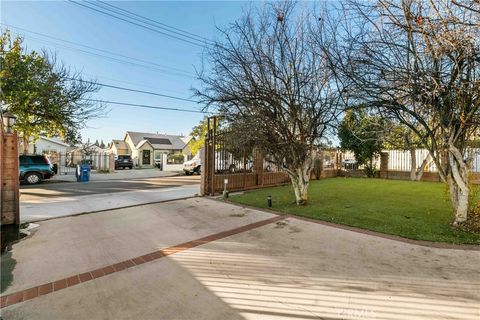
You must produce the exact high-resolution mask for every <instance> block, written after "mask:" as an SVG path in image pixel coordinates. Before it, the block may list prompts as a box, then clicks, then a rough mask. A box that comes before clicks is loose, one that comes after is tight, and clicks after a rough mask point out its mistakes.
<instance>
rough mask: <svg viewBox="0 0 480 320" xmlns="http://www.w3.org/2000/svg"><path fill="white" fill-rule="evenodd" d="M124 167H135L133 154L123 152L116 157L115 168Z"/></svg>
mask: <svg viewBox="0 0 480 320" xmlns="http://www.w3.org/2000/svg"><path fill="white" fill-rule="evenodd" d="M119 168H122V169H125V168H129V169H132V168H133V160H132V156H131V155H129V154H122V155H118V156H116V157H115V170H117V169H119Z"/></svg>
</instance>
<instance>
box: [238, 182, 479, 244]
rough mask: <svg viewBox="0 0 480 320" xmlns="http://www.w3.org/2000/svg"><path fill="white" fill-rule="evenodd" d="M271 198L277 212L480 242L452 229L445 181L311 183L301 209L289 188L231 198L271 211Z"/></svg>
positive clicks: (407, 234)
mask: <svg viewBox="0 0 480 320" xmlns="http://www.w3.org/2000/svg"><path fill="white" fill-rule="evenodd" d="M477 191H478V189H477ZM476 194H477V195H478V194H479V192H476ZM268 195H271V196H272V199H273V207H272V209H274V210H277V211H281V212H285V213H290V214H294V215H299V216H305V217H309V218H315V219H319V220H324V221H329V222H334V223H338V224H344V225H349V226H355V227H360V228H363V229H368V230H373V231H378V232H383V233H387V234H393V235H398V236H401V237H405V238H410V239H417V240H428V241H440V242H449V243H468V244H480V234H478V233H468V232H463V231H460V230H456V229H453V228H452V227H451V226H450V223H451V222H452V219H453V214H452V211H451V209H450V204H449V201H448V200H447V199H448V192H447V189H446V186H445V184H442V183H435V182H410V181H399V180H381V179H360V178H332V179H324V180H320V181H311V183H310V188H309V202H308V204H307V205H306V206H302V207H299V206H296V205H295V203H294V199H295V198H294V195H293V191H292V189H291V187H290V186H283V187H274V188H267V189H260V190H254V191H248V192H245V193H243V194H238V195H231V196H230V200H231V201H233V202H238V203H242V204H247V205H251V206H256V207H261V208H266V207H267V200H266V199H267V196H268ZM476 201H480V199H476Z"/></svg>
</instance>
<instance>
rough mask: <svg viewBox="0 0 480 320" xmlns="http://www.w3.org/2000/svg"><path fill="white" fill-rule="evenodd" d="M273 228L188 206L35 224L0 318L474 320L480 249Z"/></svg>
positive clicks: (288, 224) (12, 255)
mask: <svg viewBox="0 0 480 320" xmlns="http://www.w3.org/2000/svg"><path fill="white" fill-rule="evenodd" d="M280 219H282V217H278V216H275V215H272V214H269V213H266V212H262V211H256V210H250V209H244V208H241V207H237V206H233V205H230V204H224V203H220V202H218V201H214V200H209V199H204V198H192V199H187V200H179V201H172V202H167V203H162V204H154V205H145V206H140V207H135V208H128V209H120V210H112V211H110V212H107V213H102V214H89V215H84V216H78V217H68V218H61V219H55V220H50V221H45V222H42V223H41V225H40V227H39V229H38V231H36V233H35V234H33V235H32V236H31V237H30V238H27V239H25V240H23V241H22V242H20V243H18V244H16V245H14V246H13V250H12V251H11V252H9V253H8V254H7V255H4V256H2V282H3V285H4V286H3V290H4V292H3V294H2V303H3V304H4V305H8V304H10V305H8V306H6V307H4V308H3V309H2V314H3V317H4V318H5V319H219V320H225V319H475V320H478V319H479V317H480V309H479V303H478V302H479V301H480V275H479V273H478V265H480V252H479V251H464V250H454V249H439V248H427V247H422V246H417V245H412V244H407V243H403V242H398V241H393V240H387V239H384V238H378V237H375V236H370V235H365V234H360V233H356V232H352V231H347V230H343V229H337V228H333V227H329V226H324V225H320V224H317V223H312V222H308V221H304V220H298V219H295V218H288V219H287V220H280ZM50 291H53V292H50ZM16 293H17V294H16ZM6 297H7V298H6Z"/></svg>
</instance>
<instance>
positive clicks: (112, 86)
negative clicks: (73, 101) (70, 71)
mask: <svg viewBox="0 0 480 320" xmlns="http://www.w3.org/2000/svg"><path fill="white" fill-rule="evenodd" d="M69 80H74V81H81V82H85V83H90V84H97V85H99V86H102V87H107V88H113V89H119V90H125V91H131V92H139V93H145V94H150V95H154V96H159V97H165V98H170V99H176V100H181V101H188V102H194V103H199V102H198V101H195V100H192V99H186V98H181V97H176V96H170V95H167V94H162V93H156V92H151V91H143V90H136V89H131V88H125V87H120V86H114V85H110V84H105V83H99V82H93V81H87V80H79V79H73V78H69Z"/></svg>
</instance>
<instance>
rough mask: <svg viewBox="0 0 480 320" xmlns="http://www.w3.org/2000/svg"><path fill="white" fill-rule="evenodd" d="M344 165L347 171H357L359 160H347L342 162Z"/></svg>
mask: <svg viewBox="0 0 480 320" xmlns="http://www.w3.org/2000/svg"><path fill="white" fill-rule="evenodd" d="M342 165H343V167H344V168H345V169H352V170H353V169H357V167H358V166H357V160H355V159H345V160H343V161H342Z"/></svg>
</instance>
